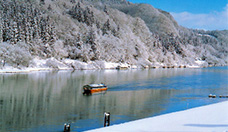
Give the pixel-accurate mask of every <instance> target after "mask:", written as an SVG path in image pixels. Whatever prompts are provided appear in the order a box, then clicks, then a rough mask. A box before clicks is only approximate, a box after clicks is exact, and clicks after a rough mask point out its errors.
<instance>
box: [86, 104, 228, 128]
mask: <svg viewBox="0 0 228 132" xmlns="http://www.w3.org/2000/svg"><path fill="white" fill-rule="evenodd" d="M152 131H169V132H170V131H182V132H183V131H201V132H203V131H204V132H209V131H210V132H211V131H219V132H225V131H228V101H225V102H221V103H217V104H212V105H207V106H202V107H197V108H193V109H189V110H185V111H180V112H174V113H170V114H165V115H161V116H156V117H151V118H146V119H141V120H136V121H132V122H128V123H123V124H120V125H113V126H110V127H105V128H100V129H95V130H91V131H89V132H152Z"/></svg>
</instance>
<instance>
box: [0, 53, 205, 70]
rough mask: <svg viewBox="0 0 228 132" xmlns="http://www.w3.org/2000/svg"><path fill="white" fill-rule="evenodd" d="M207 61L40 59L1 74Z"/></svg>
mask: <svg viewBox="0 0 228 132" xmlns="http://www.w3.org/2000/svg"><path fill="white" fill-rule="evenodd" d="M204 63H205V61H196V65H194V66H190V65H181V66H164V65H163V64H156V65H153V66H152V65H145V64H138V65H130V64H128V63H113V62H106V61H90V62H87V63H85V62H81V61H78V60H72V59H61V60H57V59H55V58H53V57H52V58H48V59H41V58H39V57H36V58H33V60H32V61H31V63H30V65H29V67H25V66H21V65H20V66H18V67H17V68H15V67H12V66H10V65H8V64H7V65H5V66H4V67H3V66H1V67H0V73H17V72H31V71H41V70H97V69H140V68H177V67H179V68H185V67H188V68H200V67H201V66H203V65H204Z"/></svg>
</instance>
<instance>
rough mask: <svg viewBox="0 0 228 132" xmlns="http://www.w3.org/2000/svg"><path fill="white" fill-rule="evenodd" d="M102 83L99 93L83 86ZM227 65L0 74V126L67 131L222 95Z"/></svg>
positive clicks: (207, 101)
mask: <svg viewBox="0 0 228 132" xmlns="http://www.w3.org/2000/svg"><path fill="white" fill-rule="evenodd" d="M101 82H103V83H105V84H106V85H108V86H109V89H108V90H107V91H106V92H104V93H98V94H93V95H92V96H84V95H83V94H82V92H83V91H82V87H83V85H85V84H90V83H101ZM209 94H216V95H228V67H210V68H200V69H188V68H185V69H179V68H178V69H150V70H134V69H133V70H87V71H51V72H50V71H43V72H31V73H17V74H9V73H7V74H0V131H21V132H24V131H40V132H43V131H63V125H64V123H67V122H69V123H71V130H72V131H84V130H90V129H94V128H99V127H103V114H104V112H110V113H111V125H113V124H119V123H123V122H128V121H132V120H137V119H141V118H146V117H152V116H157V115H161V114H165V113H170V112H175V111H180V110H185V109H189V108H193V107H197V106H202V105H207V104H212V103H216V102H221V101H225V100H227V98H218V97H217V98H214V99H212V98H208V95H209Z"/></svg>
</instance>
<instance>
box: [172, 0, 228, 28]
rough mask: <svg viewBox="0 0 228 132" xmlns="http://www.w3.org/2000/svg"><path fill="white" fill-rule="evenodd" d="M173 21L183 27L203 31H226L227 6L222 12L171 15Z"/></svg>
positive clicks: (227, 26) (227, 25) (227, 19)
mask: <svg viewBox="0 0 228 132" xmlns="http://www.w3.org/2000/svg"><path fill="white" fill-rule="evenodd" d="M171 14H172V15H173V17H174V18H175V20H176V21H177V22H178V23H179V24H180V25H181V26H184V27H188V28H194V29H205V30H223V29H227V30H228V4H227V5H226V7H225V8H224V11H222V12H211V13H209V14H192V13H189V12H181V13H174V12H172V13H171Z"/></svg>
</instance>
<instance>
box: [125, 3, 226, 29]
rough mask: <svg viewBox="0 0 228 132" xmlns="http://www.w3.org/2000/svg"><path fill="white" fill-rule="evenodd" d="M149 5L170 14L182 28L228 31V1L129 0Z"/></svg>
mask: <svg viewBox="0 0 228 132" xmlns="http://www.w3.org/2000/svg"><path fill="white" fill-rule="evenodd" d="M129 1H130V2H132V3H148V4H151V5H152V6H153V7H155V8H159V9H162V10H165V11H168V12H170V13H171V14H172V15H173V17H174V18H175V20H176V21H177V22H178V23H179V24H180V25H182V26H184V27H188V28H194V29H205V30H216V29H218V30H223V29H228V0H129Z"/></svg>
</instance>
